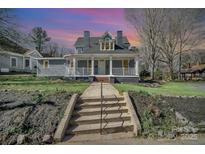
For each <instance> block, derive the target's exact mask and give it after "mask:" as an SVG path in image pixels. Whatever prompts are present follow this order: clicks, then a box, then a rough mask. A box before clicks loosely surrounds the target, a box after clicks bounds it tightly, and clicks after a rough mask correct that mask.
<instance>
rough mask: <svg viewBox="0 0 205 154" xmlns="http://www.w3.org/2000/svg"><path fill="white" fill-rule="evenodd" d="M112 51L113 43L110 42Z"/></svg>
mask: <svg viewBox="0 0 205 154" xmlns="http://www.w3.org/2000/svg"><path fill="white" fill-rule="evenodd" d="M110 49H111V50H113V43H112V42H110Z"/></svg>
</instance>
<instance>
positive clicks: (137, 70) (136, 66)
mask: <svg viewBox="0 0 205 154" xmlns="http://www.w3.org/2000/svg"><path fill="white" fill-rule="evenodd" d="M138 65H139V61H138V59H137V57H136V58H135V74H136V75H137V76H139V68H138V67H139V66H138Z"/></svg>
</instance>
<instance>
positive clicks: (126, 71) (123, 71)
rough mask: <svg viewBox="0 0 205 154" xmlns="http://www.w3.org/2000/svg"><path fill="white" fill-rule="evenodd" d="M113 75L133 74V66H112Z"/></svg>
mask: <svg viewBox="0 0 205 154" xmlns="http://www.w3.org/2000/svg"><path fill="white" fill-rule="evenodd" d="M112 74H113V75H122V76H134V75H135V74H136V73H135V68H134V67H128V68H125V67H120V68H112Z"/></svg>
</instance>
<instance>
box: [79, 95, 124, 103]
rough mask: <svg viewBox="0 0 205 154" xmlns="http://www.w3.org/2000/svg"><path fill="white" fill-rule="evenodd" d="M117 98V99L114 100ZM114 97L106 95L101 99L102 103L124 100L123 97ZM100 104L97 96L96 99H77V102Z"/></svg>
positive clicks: (99, 98)
mask: <svg viewBox="0 0 205 154" xmlns="http://www.w3.org/2000/svg"><path fill="white" fill-rule="evenodd" d="M116 97H117V98H116ZM116 97H115V95H106V96H104V97H103V100H104V101H116V100H120V101H122V100H124V97H123V96H116ZM81 101H83V102H98V101H99V102H100V101H101V97H99V96H97V97H80V98H79V102H81Z"/></svg>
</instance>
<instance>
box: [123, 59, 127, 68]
mask: <svg viewBox="0 0 205 154" xmlns="http://www.w3.org/2000/svg"><path fill="white" fill-rule="evenodd" d="M123 66H124V67H125V68H128V60H123Z"/></svg>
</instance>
